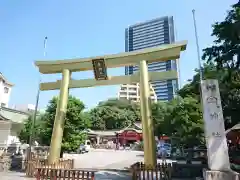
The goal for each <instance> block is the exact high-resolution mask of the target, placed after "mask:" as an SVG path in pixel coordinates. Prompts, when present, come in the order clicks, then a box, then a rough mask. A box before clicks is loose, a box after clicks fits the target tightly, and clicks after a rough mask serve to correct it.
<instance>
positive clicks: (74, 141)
mask: <svg viewBox="0 0 240 180" xmlns="http://www.w3.org/2000/svg"><path fill="white" fill-rule="evenodd" d="M57 101H58V98H57V97H54V98H53V99H51V100H50V101H49V104H48V106H47V108H46V111H45V113H44V114H43V115H42V117H41V122H42V123H41V125H39V126H37V127H36V128H37V129H39V133H37V134H36V135H37V136H35V137H37V139H38V140H39V142H40V143H41V144H43V145H47V146H49V145H50V142H51V136H52V130H53V124H54V119H55V114H56V108H57ZM84 109H85V105H84V104H83V103H82V102H81V101H80V100H79V99H77V98H76V97H73V96H69V98H68V106H67V112H66V117H65V125H64V132H63V141H62V151H75V150H76V149H77V148H78V147H79V145H80V144H81V143H83V141H84V140H85V139H86V134H85V133H84V129H86V128H89V127H90V126H91V122H90V117H89V114H87V113H86V112H83V110H84ZM30 124H31V123H30V121H27V122H26V124H25V126H24V129H23V131H22V133H20V135H21V136H20V137H22V139H26V138H25V136H23V134H24V133H25V132H30V128H29V127H30ZM25 134H26V133H25Z"/></svg>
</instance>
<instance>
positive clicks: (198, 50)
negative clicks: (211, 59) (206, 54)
mask: <svg viewBox="0 0 240 180" xmlns="http://www.w3.org/2000/svg"><path fill="white" fill-rule="evenodd" d="M192 15H193V23H194V31H195V39H196V47H197V56H198V68H199V71H200V72H199V75H200V81H202V80H203V68H202V63H201V56H200V49H199V42H198V32H197V23H196V18H195V9H193V10H192ZM200 83H201V82H200Z"/></svg>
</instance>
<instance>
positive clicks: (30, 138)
mask: <svg viewBox="0 0 240 180" xmlns="http://www.w3.org/2000/svg"><path fill="white" fill-rule="evenodd" d="M47 39H48V38H47V36H46V37H45V38H44V51H43V56H44V57H45V56H46V47H47V46H46V45H47ZM40 83H41V77H40V79H39V83H38V91H37V96H36V103H35V109H34V115H33V120H32V124H31V131H30V132H31V134H30V137H29V149H30V151H29V155H30V158H31V152H32V145H33V140H34V136H35V129H34V126H35V124H36V119H37V113H38V104H39V97H40Z"/></svg>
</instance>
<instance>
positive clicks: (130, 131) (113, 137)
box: [86, 123, 142, 145]
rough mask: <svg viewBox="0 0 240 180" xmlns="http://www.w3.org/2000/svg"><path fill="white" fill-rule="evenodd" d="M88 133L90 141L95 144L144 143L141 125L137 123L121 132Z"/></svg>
mask: <svg viewBox="0 0 240 180" xmlns="http://www.w3.org/2000/svg"><path fill="white" fill-rule="evenodd" d="M86 132H87V134H88V137H89V139H90V140H91V142H92V143H94V144H95V143H96V144H102V143H104V142H106V141H113V142H114V143H119V144H120V145H123V144H132V143H134V142H138V141H142V125H141V123H135V124H134V125H133V126H129V127H126V128H124V129H121V130H107V131H95V130H91V129H87V130H86Z"/></svg>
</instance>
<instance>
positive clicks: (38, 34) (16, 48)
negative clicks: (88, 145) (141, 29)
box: [0, 0, 237, 108]
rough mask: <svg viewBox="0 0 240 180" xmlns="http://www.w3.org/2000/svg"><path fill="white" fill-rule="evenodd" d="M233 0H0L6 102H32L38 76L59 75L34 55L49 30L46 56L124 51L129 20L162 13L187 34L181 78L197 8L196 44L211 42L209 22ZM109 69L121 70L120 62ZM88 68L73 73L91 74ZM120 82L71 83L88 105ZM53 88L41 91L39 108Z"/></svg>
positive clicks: (188, 65) (191, 54)
mask: <svg viewBox="0 0 240 180" xmlns="http://www.w3.org/2000/svg"><path fill="white" fill-rule="evenodd" d="M235 2H237V0H227V1H226V0H201V1H195V0H181V1H180V0H168V1H166V0H164V1H163V0H114V1H113V0H69V1H66V0H65V1H64V0H51V1H49V0H41V1H31V0H21V1H19V0H6V1H0V23H1V25H0V32H1V33H0V57H1V59H0V62H1V67H0V71H1V72H2V73H3V74H4V75H5V76H6V77H7V78H8V79H9V81H10V82H12V83H14V84H15V86H14V88H13V90H12V95H11V98H10V105H14V104H35V101H36V93H37V88H38V81H39V78H40V76H41V78H42V80H43V81H55V80H56V79H60V78H61V76H60V75H40V74H39V73H38V71H37V68H36V67H35V66H34V61H35V60H39V59H43V40H44V37H45V36H48V42H47V55H46V59H48V60H55V59H65V58H77V57H87V56H95V55H103V54H109V53H110V54H112V53H118V52H123V51H124V30H125V28H126V27H127V26H128V25H131V24H134V23H137V22H141V21H145V20H150V19H152V18H156V17H161V16H166V15H168V16H174V21H175V27H176V30H177V40H179V41H180V40H188V42H189V43H188V47H187V50H186V52H184V53H182V54H181V59H180V68H181V71H180V73H181V76H180V78H181V83H182V84H183V83H184V80H186V79H189V78H191V77H192V76H193V74H194V69H195V68H196V67H197V64H198V63H197V54H196V46H195V37H194V29H193V21H192V11H191V10H192V9H193V8H194V9H195V10H196V19H197V26H198V34H199V45H200V48H201V49H202V48H204V47H206V46H208V45H211V44H212V40H213V38H212V37H211V36H210V34H211V24H213V23H214V22H215V21H218V20H223V18H224V17H225V15H226V10H228V9H229V8H230V5H231V4H234V3H235ZM108 73H109V74H110V75H122V74H124V69H123V68H118V69H111V70H109V71H108ZM92 77H93V73H92V72H84V73H74V74H73V78H75V79H83V78H92ZM118 88H119V86H105V87H94V88H87V89H74V90H71V91H70V93H71V94H73V95H75V96H77V97H79V98H80V99H81V100H82V101H83V102H84V103H85V104H86V106H87V107H88V108H91V107H94V106H95V105H96V104H97V103H98V102H99V101H103V100H106V99H107V98H111V97H116V95H117V92H118ZM57 94H58V91H47V92H42V93H41V95H40V102H39V105H40V108H44V107H45V106H46V105H47V103H48V101H49V100H50V99H51V98H52V96H54V95H57Z"/></svg>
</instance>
